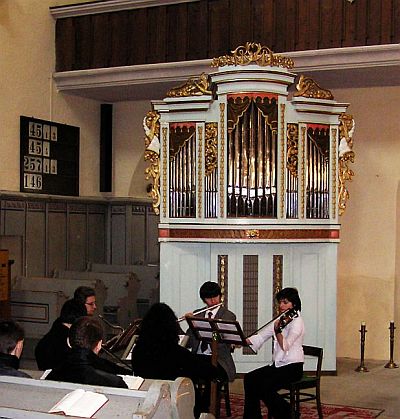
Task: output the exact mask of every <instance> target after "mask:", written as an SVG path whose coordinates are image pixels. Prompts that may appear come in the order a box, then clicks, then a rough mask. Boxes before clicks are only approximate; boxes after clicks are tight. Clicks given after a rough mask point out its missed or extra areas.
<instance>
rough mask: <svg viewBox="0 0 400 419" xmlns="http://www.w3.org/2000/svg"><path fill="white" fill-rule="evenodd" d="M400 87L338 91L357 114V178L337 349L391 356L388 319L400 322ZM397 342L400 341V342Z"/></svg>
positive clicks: (347, 228)
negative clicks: (363, 338)
mask: <svg viewBox="0 0 400 419" xmlns="http://www.w3.org/2000/svg"><path fill="white" fill-rule="evenodd" d="M399 90H400V89H399V88H398V87H382V88H368V89H365V88H363V89H346V90H344V89H343V90H335V92H334V94H335V98H338V100H340V101H345V102H349V103H351V106H350V107H349V109H348V112H349V113H352V114H353V115H354V118H355V121H356V131H355V134H354V151H355V154H356V160H355V164H354V165H352V168H353V170H354V172H355V176H354V178H353V181H352V182H349V183H348V189H349V192H350V200H349V201H348V205H347V209H346V212H345V213H344V215H343V216H342V217H341V218H340V221H341V223H342V230H341V243H340V245H339V258H338V260H339V263H338V300H337V301H338V307H337V313H338V317H337V354H338V356H347V357H359V356H360V333H359V329H360V323H361V322H362V321H365V322H366V325H367V336H366V346H365V357H366V358H372V359H389V330H388V327H389V322H390V320H395V321H396V323H397V324H398V321H400V316H399V313H400V310H399V306H398V304H397V302H396V301H398V298H397V295H396V294H395V291H396V293H397V292H398V281H399V273H398V267H397V266H398V258H399V256H398V253H399V251H398V243H397V242H398V239H397V237H398V233H397V230H398V221H397V219H398V218H397V211H398V202H399V198H398V188H399V179H400V165H399V155H400V143H399V132H400V120H399V111H398V98H399ZM397 346H398V344H397Z"/></svg>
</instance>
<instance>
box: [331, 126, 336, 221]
mask: <svg viewBox="0 0 400 419" xmlns="http://www.w3.org/2000/svg"><path fill="white" fill-rule="evenodd" d="M336 143H337V129H336V128H333V129H332V156H336ZM336 170H337V165H336V158H334V159H332V217H333V218H336V187H337V184H336Z"/></svg>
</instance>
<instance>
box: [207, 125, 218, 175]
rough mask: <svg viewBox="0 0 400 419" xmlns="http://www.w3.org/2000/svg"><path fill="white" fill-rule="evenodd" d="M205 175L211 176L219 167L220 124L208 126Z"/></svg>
mask: <svg viewBox="0 0 400 419" xmlns="http://www.w3.org/2000/svg"><path fill="white" fill-rule="evenodd" d="M204 146H205V152H204V158H205V175H206V176H208V175H210V174H211V173H212V172H213V171H214V170H215V169H216V168H217V167H218V123H217V122H209V123H207V124H206V139H205V144H204Z"/></svg>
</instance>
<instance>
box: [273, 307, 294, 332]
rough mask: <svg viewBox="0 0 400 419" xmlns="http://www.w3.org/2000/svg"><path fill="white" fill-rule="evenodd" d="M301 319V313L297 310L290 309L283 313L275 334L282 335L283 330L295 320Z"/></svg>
mask: <svg viewBox="0 0 400 419" xmlns="http://www.w3.org/2000/svg"><path fill="white" fill-rule="evenodd" d="M295 317H299V312H298V310H297V309H295V308H289V309H288V310H286V311H285V312H283V313H282V314H281V315H280V317H279V321H278V324H277V325H276V326H275V333H281V332H282V330H283V329H284V328H285V327H286V326H287V325H288V324H289V323H290V322H291V321H292V320H293V319H294V318H295Z"/></svg>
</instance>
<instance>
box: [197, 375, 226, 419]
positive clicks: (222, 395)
mask: <svg viewBox="0 0 400 419" xmlns="http://www.w3.org/2000/svg"><path fill="white" fill-rule="evenodd" d="M206 385H209V383H207V382H206V381H204V380H201V379H200V380H198V381H197V383H196V387H197V388H198V390H199V391H200V392H201V393H203V392H204V391H205V387H206ZM217 391H218V395H217V405H216V417H217V418H219V417H220V410H221V400H222V399H223V400H224V401H225V415H226V416H227V417H230V416H232V413H231V401H230V398H229V381H228V380H227V381H223V382H220V383H218V390H217Z"/></svg>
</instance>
